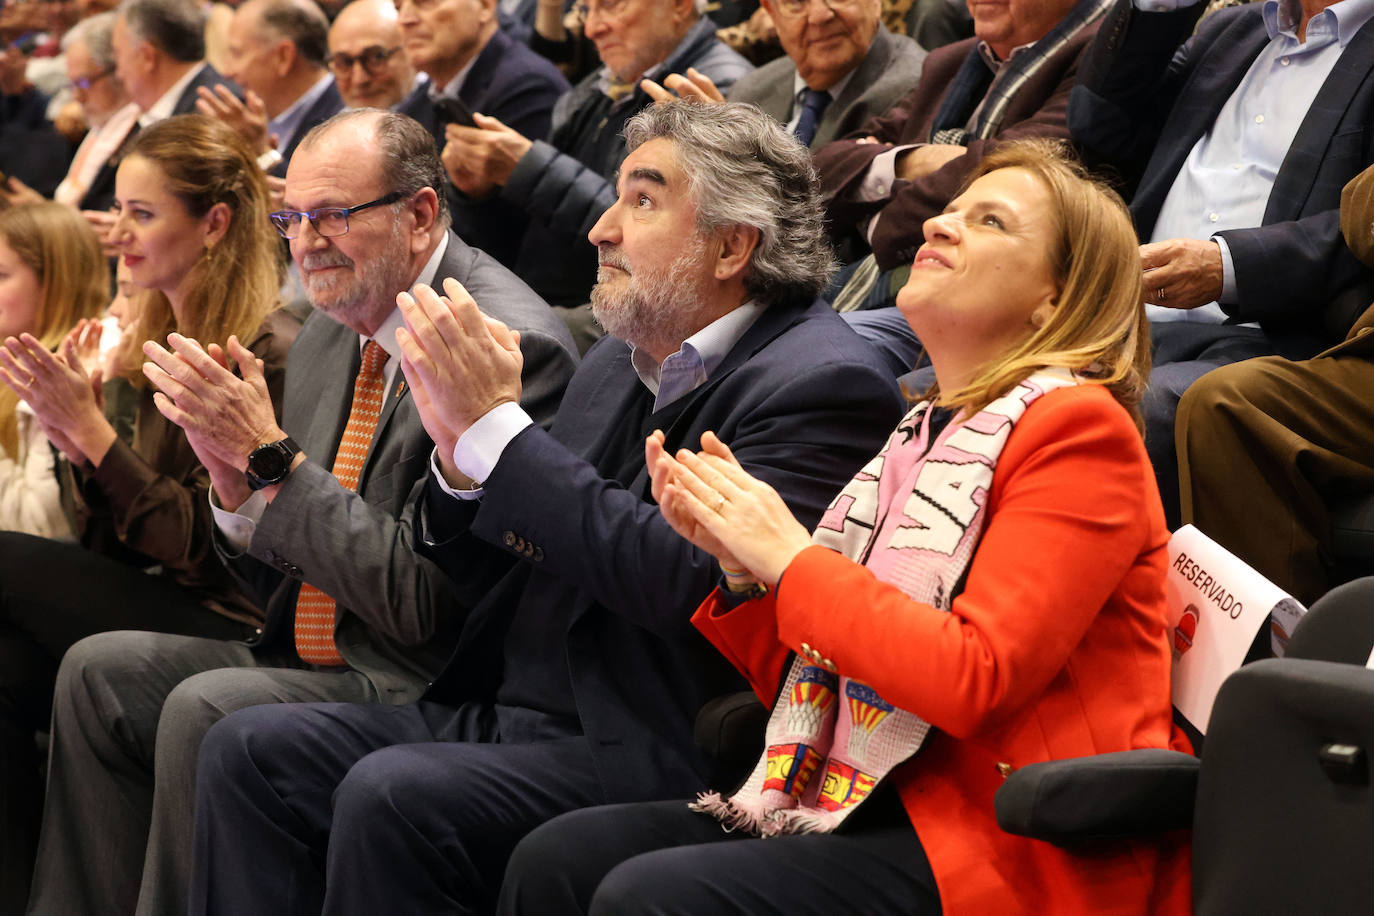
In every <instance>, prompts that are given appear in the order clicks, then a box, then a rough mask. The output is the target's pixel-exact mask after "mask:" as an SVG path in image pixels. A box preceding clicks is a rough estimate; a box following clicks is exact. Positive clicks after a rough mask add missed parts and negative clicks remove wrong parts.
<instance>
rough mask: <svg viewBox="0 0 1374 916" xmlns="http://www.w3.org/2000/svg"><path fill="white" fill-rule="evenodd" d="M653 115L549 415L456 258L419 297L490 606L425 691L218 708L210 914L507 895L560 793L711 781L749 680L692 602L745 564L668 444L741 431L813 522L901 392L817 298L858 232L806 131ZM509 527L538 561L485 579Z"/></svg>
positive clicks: (410, 328) (572, 800)
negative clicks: (663, 470)
mask: <svg viewBox="0 0 1374 916" xmlns="http://www.w3.org/2000/svg"><path fill="white" fill-rule="evenodd" d="M626 141H627V145H628V147H629V149H630V151H631V152H630V154H629V156H628V157H627V158H626V159H625V161H624V163H623V165H622V167H621V170H620V175H619V178H618V187H617V197H616V200H615V203H614V204H613V205H612V206H611V207H610V208H609V209H608V210H607V211H606V212H605V213H604V214H603V215H602V217H601V219H600V221H599V222H598V223H597V224H596V226H595V227H594V228H593V229H592V231H591V233H590V239H591V241H592V242H593V243H594V244H595V245H596V246H597V250H598V255H599V264H600V267H599V270H598V276H597V285H596V291H595V293H594V301H593V305H594V308H595V309H596V312H597V315H598V317H599V318H600V319H601V320H602V322H603V323H604V324H605V325H606V327H607V329H608V330H609V331H610V332H611V334H612V335H613V336H608V337H606V338H603V339H602V340H600V341H599V342H598V343H597V344H596V345H595V346H593V347H592V348H591V350H590V351H589V352H588V353H587V355H586V358H585V359H584V361H583V362H582V364H581V366H580V367H579V368H578V370H577V372H576V373H575V374H574V375H573V379H572V381H571V382H570V383H569V386H568V391H567V394H566V396H565V398H564V400H563V405H562V407H561V408H560V410H559V413H558V416H557V417H556V418H555V420H554V424H553V427H552V429H551V430H550V431H549V432H545V431H543V430H542V429H540V428H539V427H538V426H537V425H535V424H533V423H531V422H530V418H529V417H528V416H526V415H525V412H524V411H523V410H522V409H521V408H520V407H519V405H518V403H517V401H518V399H519V395H520V383H519V379H518V364H519V361H518V359H517V358H516V356H515V352H514V350H513V349H512V347H513V345H514V340H513V338H512V336H511V335H510V334H509V333H508V332H507V331H506V330H505V328H504V327H503V326H502V325H500V324H499V323H498V322H494V321H492V320H491V319H490V318H485V319H484V316H483V314H482V312H481V311H480V308H479V307H480V306H481V305H482V303H481V302H480V301H477V302H474V297H472V296H469V295H468V293H467V291H465V290H464V289H463V288H462V287H461V286H459V285H457V284H446V285H445V292H446V293H447V297H444V298H441V297H439V296H438V295H437V294H435V293H434V292H433V291H431V290H427V289H419V290H417V292H416V295H415V297H414V298H413V299H412V298H408V297H403V303H402V312H403V314H404V316H405V319H406V326H407V331H406V332H405V333H404V334H402V335H401V339H402V349H403V352H404V358H403V367H404V369H405V372H406V377H407V378H408V379H409V380H410V383H411V386H412V390H413V391H414V396H415V402H416V405H417V407H418V408H419V409H420V412H421V416H422V419H423V420H424V424H425V428H426V429H427V430H428V431H429V433H430V436H431V438H433V440H434V442H435V455H434V466H433V468H432V469H431V473H430V478H429V480H428V481H427V483H426V491H425V494H424V499H423V502H422V506H421V514H420V515H419V516H418V517H419V518H420V519H421V522H422V524H421V526H420V531H419V535H420V537H419V540H420V541H421V542H422V543H423V544H425V545H426V546H425V548H424V549H425V552H426V553H427V554H428V556H429V557H430V558H431V559H432V560H433V561H434V562H435V563H437V564H438V566H439V567H440V568H441V569H443V570H444V571H445V572H446V573H447V574H448V575H449V576H450V577H451V579H452V580H453V582H454V584H455V587H456V588H458V589H459V590H460V591H461V592H462V593H463V594H465V595H468V596H470V598H471V599H472V610H471V611H470V612H469V613H468V614H467V616H466V617H465V618H464V619H463V620H462V621H461V632H460V633H459V635H458V647H457V649H456V650H455V652H454V653H453V655H452V657H451V658H450V660H449V662H448V665H447V666H446V667H445V669H444V672H443V673H442V674H441V675H440V676H439V677H438V678H437V679H436V680H435V682H434V684H433V685H432V686H431V687H430V689H429V690H428V691H427V692H426V694H425V696H424V697H423V698H422V699H421V700H420V701H419V702H417V703H413V704H411V705H408V706H400V707H392V708H389V709H387V710H385V711H379V710H378V709H376V708H369V707H367V706H365V705H315V704H311V705H299V706H290V707H287V706H279V707H275V708H271V709H269V708H265V707H264V708H259V709H252V710H243V711H241V712H239V713H236V714H234V715H233V716H230V717H229V718H228V719H225V720H223V721H222V722H220V723H219V724H218V725H217V726H216V727H215V728H213V729H212V730H211V731H210V733H209V734H208V735H207V736H206V741H205V744H204V746H203V748H202V752H201V766H200V769H199V771H198V776H197V779H198V788H197V808H196V843H195V871H194V876H193V880H192V893H191V912H193V913H203V912H209V911H214V912H242V913H251V912H264V911H269V910H270V911H272V912H275V913H286V914H291V913H318V912H320V909H321V907H322V906H323V908H324V910H325V911H327V912H330V913H354V912H356V913H375V912H437V911H445V912H448V911H458V912H483V911H488V910H490V908H491V906H492V904H493V902H494V899H495V895H496V892H497V890H498V888H499V885H500V880H501V875H502V872H503V870H504V867H505V861H506V858H507V856H508V855H509V853H510V851H511V849H512V848H513V847H514V845H515V844H516V842H517V841H518V840H519V839H520V838H521V837H522V836H524V834H526V833H527V832H529V831H530V830H532V829H533V828H534V827H536V826H538V825H539V824H541V823H543V822H544V821H546V820H548V819H550V818H552V817H554V816H555V815H557V814H559V813H562V812H564V811H568V810H571V809H574V808H580V807H585V806H589V805H596V804H605V803H609V802H620V801H632V800H640V799H650V798H672V797H678V796H680V795H681V794H682V793H684V792H689V791H693V790H696V789H699V788H701V787H702V785H703V781H704V776H705V771H706V761H705V760H703V759H702V757H701V755H700V753H699V752H698V751H697V750H696V749H695V748H694V746H693V742H692V723H693V719H694V718H695V716H696V714H697V711H698V710H699V709H700V708H701V707H702V705H703V704H704V703H705V702H707V701H708V700H709V699H711V698H712V697H715V696H717V695H719V694H722V693H725V692H730V691H734V690H738V689H740V687H741V686H742V682H741V681H740V680H739V679H738V676H737V675H736V674H735V673H734V672H733V671H732V670H731V669H730V667H729V665H728V664H727V663H726V662H725V661H724V659H722V658H721V657H719V656H718V655H716V653H714V652H713V651H712V650H711V648H710V647H709V646H708V645H707V644H706V643H705V641H704V640H701V639H700V638H698V637H697V636H695V635H694V634H693V632H692V630H691V627H690V625H689V622H688V621H689V618H690V617H691V614H692V611H693V610H694V609H695V608H696V606H697V605H698V604H699V603H700V601H701V600H702V599H703V598H704V597H705V596H706V595H707V594H708V593H709V592H710V591H711V588H712V586H713V585H714V584H715V583H716V582H717V581H718V579H719V576H720V574H721V571H720V569H719V568H718V567H717V566H716V564H715V561H714V560H713V559H712V558H711V557H710V556H709V555H707V554H706V553H704V552H703V551H700V550H698V549H697V548H695V547H693V546H692V545H691V544H690V543H688V542H687V541H685V540H684V539H682V538H681V537H679V536H678V535H677V534H675V533H674V532H673V531H672V530H671V529H670V528H669V527H668V525H667V523H666V522H665V521H664V520H663V518H662V516H661V515H660V514H659V513H658V511H657V509H656V507H655V506H654V504H653V502H652V497H651V481H650V479H649V472H648V470H647V464H646V457H645V456H646V450H647V451H648V452H650V453H653V452H656V451H658V450H663V449H671V450H676V449H678V448H682V447H693V448H695V447H697V445H698V444H699V443H700V442H702V440H703V436H704V437H705V439H706V441H708V442H709V441H714V440H712V438H711V436H709V435H705V434H707V433H708V432H714V433H716V434H718V435H719V437H720V438H721V439H722V440H724V441H727V442H729V444H730V445H731V447H732V448H733V449H734V454H735V456H736V457H737V458H738V460H739V461H740V463H741V464H742V465H743V466H744V467H745V468H746V469H748V470H750V472H751V473H755V474H758V475H759V476H760V477H762V478H763V479H765V480H767V481H768V482H769V483H770V484H772V485H773V486H774V487H775V488H776V489H777V490H778V491H779V493H780V494H782V496H783V498H784V499H785V500H786V501H787V502H788V504H789V506H790V507H791V508H792V510H793V511H794V512H796V513H798V517H799V518H802V519H805V520H806V521H807V522H808V523H814V522H815V521H816V520H817V519H819V517H820V514H821V512H822V511H823V510H824V508H825V507H826V505H827V504H828V502H829V500H830V498H831V497H832V496H833V495H834V493H835V491H836V490H837V488H838V487H839V486H840V485H841V483H842V482H843V481H844V480H847V479H848V478H849V476H850V475H852V474H853V472H854V471H855V470H857V469H858V468H859V467H860V466H861V465H862V464H863V462H864V461H865V460H867V458H868V457H869V456H870V455H871V454H873V453H874V452H875V451H876V450H877V448H878V447H879V446H880V445H881V440H882V438H883V435H884V429H885V428H886V427H888V426H890V425H891V424H892V423H893V422H895V421H896V419H897V417H898V416H899V414H900V412H901V399H900V397H899V395H898V393H897V391H896V388H895V385H894V384H893V382H892V381H891V378H890V374H889V373H887V372H886V371H885V370H884V369H883V367H882V365H881V364H880V363H879V361H878V359H877V357H876V355H875V354H874V353H873V352H871V351H870V350H869V349H868V348H867V347H866V346H865V345H864V344H863V343H862V341H860V340H859V339H858V338H857V337H856V336H855V335H854V334H853V333H852V332H851V331H849V330H848V329H847V328H846V327H845V326H844V324H843V322H842V321H840V320H839V318H838V317H837V316H836V315H835V314H834V312H833V310H831V309H830V308H829V307H828V306H826V305H825V304H824V303H822V302H818V301H817V300H816V295H817V293H818V292H819V291H820V289H821V288H822V287H823V285H824V283H825V281H826V278H827V277H828V276H829V274H830V269H831V267H830V264H831V259H830V255H829V250H828V248H827V246H826V243H825V240H824V236H823V230H822V226H821V221H820V217H819V214H820V207H819V206H818V197H817V187H816V179H815V174H814V171H813V170H812V168H811V163H810V157H809V155H808V154H807V151H806V150H805V148H804V147H802V146H801V144H800V143H798V142H797V141H796V139H795V138H793V137H792V136H790V135H788V134H787V133H786V132H784V130H783V129H782V127H781V126H780V125H778V124H777V122H776V121H774V120H773V119H771V118H769V117H768V116H767V115H764V114H763V113H762V112H760V111H759V110H758V109H756V108H753V107H752V106H742V105H722V106H700V107H699V106H696V105H693V104H691V103H688V102H681V101H675V102H668V103H664V104H662V105H657V106H653V107H651V108H648V109H646V110H645V111H644V112H642V113H640V114H639V115H637V116H636V117H635V118H634V119H632V120H631V121H630V122H629V124H628V126H627V128H626ZM478 298H479V299H480V297H478ZM646 439H647V443H646ZM483 542H485V543H487V544H491V545H495V546H496V547H498V548H499V549H500V550H502V551H504V552H505V553H506V554H508V555H513V556H514V557H516V558H517V563H516V565H515V567H514V568H513V569H511V570H510V571H509V572H508V573H507V574H505V575H504V576H503V577H502V578H501V579H500V580H499V581H498V582H496V583H495V585H494V586H492V587H491V588H489V589H487V590H485V591H484V593H481V594H474V592H475V591H476V589H475V587H474V586H473V585H472V582H473V577H474V576H475V575H477V574H478V573H479V572H480V570H479V569H478V568H477V567H476V565H475V564H474V563H473V561H472V558H471V557H470V555H469V548H470V547H471V545H472V544H474V543H483ZM379 864H381V865H382V867H378V865H379ZM250 875H251V880H248V876H250Z"/></svg>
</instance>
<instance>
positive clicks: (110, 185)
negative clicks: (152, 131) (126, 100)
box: [82, 0, 236, 238]
mask: <svg viewBox="0 0 1374 916" xmlns="http://www.w3.org/2000/svg"><path fill="white" fill-rule="evenodd" d="M111 45H112V48H113V51H114V63H115V71H114V75H115V77H116V78H117V79H118V80H119V81H120V82H121V83H122V84H123V85H124V89H125V90H126V91H127V92H128V93H129V97H130V98H132V99H133V100H134V102H135V103H137V105H138V107H139V111H140V113H139V116H138V123H137V124H136V125H135V126H134V128H133V130H134V131H137V130H139V129H141V128H144V127H148V126H150V125H152V124H156V123H157V122H158V121H161V120H163V119H165V118H170V117H172V116H173V115H179V114H191V113H193V112H194V111H195V110H196V99H197V98H199V96H198V95H197V90H199V89H200V87H202V86H204V87H206V88H213V87H215V86H219V85H227V86H228V88H229V89H231V90H232V89H235V88H236V87H235V86H234V85H233V83H232V82H229V81H228V80H226V79H225V77H223V76H221V75H220V73H219V71H218V70H216V69H215V68H214V67H212V66H210V64H209V63H208V62H207V61H206V60H205V12H204V10H203V9H202V8H201V5H200V4H199V3H197V2H195V0H123V2H122V3H120V5H119V8H118V9H117V10H116V14H115V22H114V29H113V30H112V32H111ZM118 159H119V157H118V156H117V155H116V156H112V157H110V158H109V159H107V160H106V161H105V163H104V164H103V165H102V166H101V168H100V171H99V172H97V173H96V175H95V177H94V178H93V179H91V183H90V185H89V186H88V188H87V192H86V193H87V195H88V196H92V198H93V199H95V195H108V197H106V198H104V199H108V200H113V196H114V180H115V171H116V169H117V168H118V166H119V161H118ZM82 213H83V215H84V216H85V217H86V219H87V220H88V221H89V222H90V223H91V225H92V226H94V227H95V229H96V231H97V232H98V233H99V234H100V236H101V238H104V237H105V234H106V233H107V232H108V230H109V228H110V226H112V225H114V216H113V215H111V214H110V213H109V212H108V211H106V210H102V209H86V210H83V211H82Z"/></svg>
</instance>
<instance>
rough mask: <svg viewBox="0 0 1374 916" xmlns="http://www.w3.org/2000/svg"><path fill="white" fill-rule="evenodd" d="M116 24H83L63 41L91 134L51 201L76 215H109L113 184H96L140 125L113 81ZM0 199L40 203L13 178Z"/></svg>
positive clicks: (99, 19)
mask: <svg viewBox="0 0 1374 916" xmlns="http://www.w3.org/2000/svg"><path fill="white" fill-rule="evenodd" d="M114 19H115V14H114V13H100V14H98V15H95V16H92V17H90V18H89V19H83V20H81V21H80V22H78V23H77V24H76V25H75V26H73V27H72V28H71V30H69V31H68V32H67V34H66V35H65V36H63V38H62V48H63V51H64V57H65V62H66V67H67V81H68V84H69V85H70V87H71V90H72V97H73V98H74V99H76V102H77V104H78V105H80V106H81V111H82V114H83V115H85V118H86V124H87V125H88V127H89V129H88V130H87V131H86V136H85V138H84V139H83V140H82V141H81V145H80V146H78V147H77V149H76V155H75V156H74V157H73V158H72V162H71V166H70V168H68V170H67V176H66V177H65V178H64V179H62V183H61V184H59V185H58V186H57V190H56V191H55V192H54V193H53V199H54V200H56V201H58V202H59V203H64V204H67V205H68V206H71V207H76V208H77V209H79V210H108V209H109V207H110V204H111V203H113V202H114V183H113V182H108V181H107V182H100V183H96V181H95V179H96V176H97V175H99V174H100V173H101V170H102V169H103V168H104V167H105V164H106V163H107V162H108V161H109V160H110V158H111V157H113V156H115V155H116V154H117V152H118V150H119V148H120V147H121V146H122V145H123V143H124V141H125V139H127V138H128V136H129V132H130V131H131V130H132V129H133V127H134V125H135V124H136V123H138V115H139V107H138V105H137V104H135V103H134V102H133V101H132V100H131V99H130V98H129V93H128V92H127V91H126V90H125V89H124V84H123V83H121V82H120V81H119V77H117V76H116V75H115V65H114V46H113V44H112V42H111V35H112V32H113V30H114ZM0 195H3V196H4V197H5V198H6V199H7V200H8V201H9V202H10V204H12V205H14V204H21V203H30V202H33V201H37V200H41V199H42V195H40V194H39V193H38V192H37V191H34V190H32V189H31V188H29V187H28V186H26V185H25V184H24V183H23V182H22V181H20V180H19V179H18V178H14V177H11V178H10V180H9V182H8V183H7V184H6V185H5V186H3V187H0Z"/></svg>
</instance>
